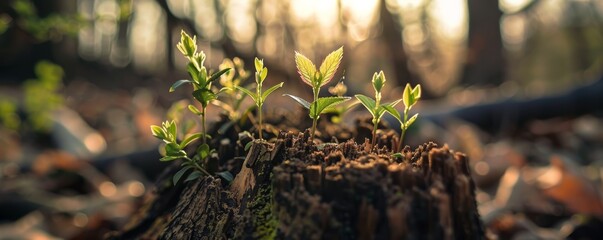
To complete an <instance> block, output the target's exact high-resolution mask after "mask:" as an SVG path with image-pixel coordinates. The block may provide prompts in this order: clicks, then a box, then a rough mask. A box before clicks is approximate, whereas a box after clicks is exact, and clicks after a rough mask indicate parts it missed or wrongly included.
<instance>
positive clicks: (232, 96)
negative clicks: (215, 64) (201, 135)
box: [212, 57, 253, 133]
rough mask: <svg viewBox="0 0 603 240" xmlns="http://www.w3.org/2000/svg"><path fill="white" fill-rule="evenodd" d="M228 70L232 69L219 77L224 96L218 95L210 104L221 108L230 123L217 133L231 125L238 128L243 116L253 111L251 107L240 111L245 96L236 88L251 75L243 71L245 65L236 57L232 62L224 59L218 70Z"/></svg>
mask: <svg viewBox="0 0 603 240" xmlns="http://www.w3.org/2000/svg"><path fill="white" fill-rule="evenodd" d="M228 68H230V69H232V71H229V72H227V73H225V74H223V75H222V76H220V85H222V89H220V92H221V93H224V94H220V95H219V96H218V99H216V100H214V101H212V104H214V105H216V106H218V107H220V108H222V109H223V110H224V111H225V112H226V114H227V116H228V119H229V120H230V122H228V123H226V124H224V125H223V126H222V127H220V129H218V132H219V133H223V132H225V131H226V129H228V128H230V127H232V126H233V125H234V126H235V127H239V126H240V124H242V121H243V120H244V119H245V118H244V117H245V116H246V115H245V114H246V113H247V112H249V111H251V110H252V109H253V106H252V107H249V108H248V109H247V110H245V111H244V112H243V113H242V112H241V110H240V108H241V105H242V103H243V100H245V97H246V96H247V95H246V94H243V91H241V90H239V89H237V87H238V86H241V84H243V82H244V81H246V80H247V79H248V78H249V76H250V75H251V73H250V72H249V71H247V70H245V63H244V62H243V60H241V59H240V58H238V57H235V58H233V59H232V60H230V59H228V58H226V59H224V61H222V63H221V64H220V70H223V69H228ZM246 88H247V87H246ZM237 130H239V129H237Z"/></svg>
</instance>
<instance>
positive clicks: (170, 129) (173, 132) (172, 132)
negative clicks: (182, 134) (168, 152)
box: [165, 120, 178, 141]
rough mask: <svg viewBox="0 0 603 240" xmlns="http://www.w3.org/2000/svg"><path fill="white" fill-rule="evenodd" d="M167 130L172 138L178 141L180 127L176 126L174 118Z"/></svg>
mask: <svg viewBox="0 0 603 240" xmlns="http://www.w3.org/2000/svg"><path fill="white" fill-rule="evenodd" d="M165 130H166V131H167V133H168V134H169V136H170V137H171V140H172V141H176V136H178V127H177V126H176V122H174V121H173V120H172V121H170V123H169V125H168V126H167V128H166V129H165Z"/></svg>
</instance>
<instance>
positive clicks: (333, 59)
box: [320, 47, 343, 86]
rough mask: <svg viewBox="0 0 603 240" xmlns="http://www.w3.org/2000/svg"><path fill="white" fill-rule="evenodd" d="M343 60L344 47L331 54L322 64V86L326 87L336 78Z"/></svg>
mask: <svg viewBox="0 0 603 240" xmlns="http://www.w3.org/2000/svg"><path fill="white" fill-rule="evenodd" d="M342 58H343V47H340V48H339V49H337V50H335V51H333V52H331V53H330V54H329V55H327V57H325V60H323V61H322V64H320V73H322V82H321V83H320V86H324V85H325V84H327V83H328V82H329V81H331V79H333V76H335V72H337V68H338V67H339V63H340V62H341V59H342Z"/></svg>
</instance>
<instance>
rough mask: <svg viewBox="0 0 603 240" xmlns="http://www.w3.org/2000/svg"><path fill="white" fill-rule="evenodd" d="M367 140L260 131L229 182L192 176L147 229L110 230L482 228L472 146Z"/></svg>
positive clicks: (304, 232)
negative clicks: (399, 153)
mask: <svg viewBox="0 0 603 240" xmlns="http://www.w3.org/2000/svg"><path fill="white" fill-rule="evenodd" d="M384 136H390V135H384ZM391 136H394V135H393V134H392V135H391ZM383 140H386V142H387V141H391V140H387V139H384V138H380V140H379V142H380V143H383ZM394 141H395V140H394ZM368 150H370V147H369V146H367V145H366V143H365V144H357V143H355V142H354V141H348V142H345V143H340V144H322V145H316V144H314V143H312V142H311V141H310V140H309V134H308V133H307V132H306V133H305V134H291V133H282V134H281V135H280V136H279V138H278V140H277V141H276V142H275V143H274V144H271V143H266V142H258V141H256V142H254V144H253V145H252V148H251V150H250V151H249V154H248V155H247V157H246V159H245V161H244V162H243V163H240V164H242V170H241V171H240V172H239V173H238V174H237V176H236V178H235V180H234V181H233V182H232V183H231V184H230V185H229V184H226V183H225V182H223V181H222V180H221V179H217V178H214V177H204V178H201V179H198V180H196V181H194V182H189V183H188V184H186V186H185V187H184V189H183V191H182V192H181V193H180V196H179V200H178V201H177V204H175V207H174V208H173V210H171V211H164V212H163V213H161V214H157V213H156V214H155V216H156V217H155V220H154V221H153V223H152V224H149V223H147V224H145V226H146V227H147V228H146V230H144V231H141V229H142V228H141V227H140V226H141V225H140V224H138V225H137V224H133V226H139V227H138V228H136V229H137V230H136V231H135V232H133V231H132V229H125V230H124V231H123V232H121V233H119V234H115V235H114V236H112V237H111V238H112V239H125V238H157V237H158V238H161V239H260V238H261V239H275V238H276V239H372V238H375V239H482V238H483V237H484V232H483V227H482V223H481V221H480V219H479V215H478V212H477V208H476V202H475V194H474V191H475V186H474V183H473V181H472V180H471V177H470V175H469V168H468V161H467V158H466V157H465V155H464V154H461V153H457V152H454V151H451V150H450V149H448V147H447V146H444V147H437V145H436V144H434V143H429V144H424V145H422V146H420V147H419V148H417V149H416V150H415V151H411V150H410V149H409V148H408V147H407V148H405V150H404V151H403V155H404V157H402V158H391V157H390V155H389V152H388V151H387V150H386V149H385V148H375V149H374V153H369V152H368ZM167 175H168V176H169V174H167ZM163 198H165V196H162V195H161V194H159V195H157V196H156V197H155V198H154V200H153V201H151V203H150V205H151V206H152V205H153V202H155V203H156V202H157V201H159V200H161V199H163ZM147 205H149V204H147ZM141 212H142V215H144V214H147V215H148V214H151V213H152V212H153V210H152V208H147V209H146V210H145V209H144V208H143V209H142V210H141ZM143 219H145V218H143ZM146 219H149V218H146ZM134 222H136V220H134Z"/></svg>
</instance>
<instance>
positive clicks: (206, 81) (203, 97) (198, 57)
mask: <svg viewBox="0 0 603 240" xmlns="http://www.w3.org/2000/svg"><path fill="white" fill-rule="evenodd" d="M176 47H177V48H178V50H180V52H181V53H182V54H183V55H184V57H185V58H187V59H188V60H189V63H188V65H187V71H188V74H189V75H190V76H191V78H192V80H188V79H183V80H178V81H176V82H175V83H174V84H173V85H172V87H170V92H173V91H174V90H175V89H176V88H178V87H180V86H182V85H183V84H185V83H188V84H191V85H193V94H192V95H193V97H194V98H195V99H196V100H197V101H198V102H199V103H201V107H202V108H201V110H199V109H197V107H195V106H194V105H188V108H189V110H190V111H191V112H193V113H194V114H197V115H199V116H201V132H202V133H203V143H204V144H205V143H206V142H207V140H206V138H207V132H206V128H205V110H206V108H207V105H208V104H209V103H210V101H212V100H214V99H216V98H217V96H216V93H214V92H213V91H212V88H211V84H212V82H213V81H215V80H217V79H218V78H220V76H222V74H224V73H226V72H228V71H230V68H226V69H222V70H220V71H218V72H216V73H214V74H213V75H209V74H208V73H207V69H206V68H205V67H204V66H203V62H204V61H205V53H203V51H200V52H197V36H194V37H192V38H191V37H190V36H189V35H188V34H187V33H186V32H184V31H182V32H181V38H180V42H179V43H178V44H177V45H176Z"/></svg>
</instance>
